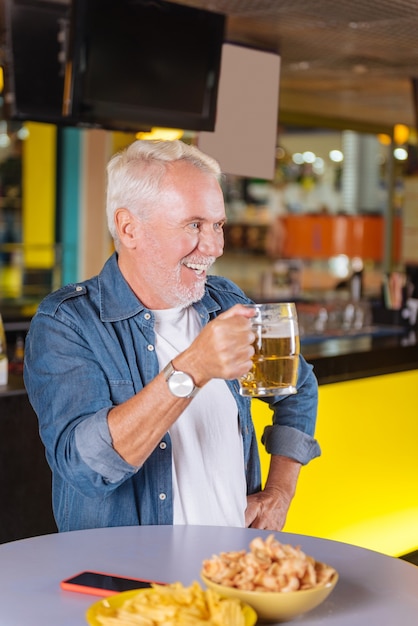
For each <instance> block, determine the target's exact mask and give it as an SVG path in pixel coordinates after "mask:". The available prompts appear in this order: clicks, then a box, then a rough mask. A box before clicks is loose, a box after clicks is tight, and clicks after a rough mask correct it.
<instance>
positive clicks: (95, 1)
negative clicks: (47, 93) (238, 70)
mask: <svg viewBox="0 0 418 626" xmlns="http://www.w3.org/2000/svg"><path fill="white" fill-rule="evenodd" d="M224 28H225V16H224V15H222V14H220V13H214V12H211V11H206V10H201V9H195V8H192V7H189V6H185V5H181V4H175V3H172V2H164V1H162V0H73V2H72V17H71V32H70V53H69V62H68V66H67V70H68V72H67V76H66V88H65V97H64V111H65V114H66V115H67V116H68V118H69V119H73V120H76V122H77V124H79V125H80V124H81V125H86V126H88V127H92V126H93V127H99V128H107V129H117V130H125V131H130V132H132V131H137V130H140V129H141V128H147V127H150V126H162V127H171V128H181V129H188V130H209V131H210V130H213V129H214V126H215V119H216V98H217V91H218V82H219V73H220V62H221V53H222V43H223V38H224Z"/></svg>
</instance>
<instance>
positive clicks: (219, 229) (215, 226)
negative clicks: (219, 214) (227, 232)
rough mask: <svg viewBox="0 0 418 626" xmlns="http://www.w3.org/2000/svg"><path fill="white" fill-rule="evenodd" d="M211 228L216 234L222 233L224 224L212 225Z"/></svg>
mask: <svg viewBox="0 0 418 626" xmlns="http://www.w3.org/2000/svg"><path fill="white" fill-rule="evenodd" d="M213 228H214V230H216V232H222V231H223V229H224V222H217V223H216V224H214V226H213Z"/></svg>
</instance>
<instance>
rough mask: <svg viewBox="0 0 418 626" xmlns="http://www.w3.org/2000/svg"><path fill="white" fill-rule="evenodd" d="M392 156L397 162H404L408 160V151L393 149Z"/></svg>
mask: <svg viewBox="0 0 418 626" xmlns="http://www.w3.org/2000/svg"><path fill="white" fill-rule="evenodd" d="M393 156H394V157H395V159H396V160H397V161H406V159H407V158H408V151H407V150H405V148H395V150H394V151H393Z"/></svg>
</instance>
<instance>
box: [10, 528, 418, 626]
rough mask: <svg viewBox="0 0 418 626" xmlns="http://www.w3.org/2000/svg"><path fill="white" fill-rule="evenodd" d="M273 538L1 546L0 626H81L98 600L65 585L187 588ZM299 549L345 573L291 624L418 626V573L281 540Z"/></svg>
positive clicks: (313, 542)
mask: <svg viewBox="0 0 418 626" xmlns="http://www.w3.org/2000/svg"><path fill="white" fill-rule="evenodd" d="M269 534H270V533H269V532H267V531H259V530H251V529H243V528H218V527H210V526H175V527H172V526H142V527H125V528H103V529H98V530H84V531H75V532H69V533H61V534H51V535H44V536H41V537H35V538H31V539H23V540H21V541H14V542H11V543H6V544H3V545H0V624H1V626H23V625H26V624H27V625H28V626H82V625H83V624H85V623H86V622H85V617H84V615H85V611H86V609H87V608H88V607H89V606H90V605H91V604H92V603H93V602H95V601H96V600H97V599H98V598H96V597H94V596H89V595H84V594H80V593H74V592H69V591H62V590H60V587H59V583H60V580H61V579H63V578H67V577H69V576H71V575H73V574H76V573H78V572H80V571H82V570H85V569H93V570H99V571H103V572H109V573H112V574H119V575H122V576H124V575H125V576H133V577H144V578H150V579H156V580H162V581H166V582H175V581H181V582H182V583H183V584H184V585H189V584H191V583H192V582H193V581H194V580H199V572H200V568H201V563H202V561H203V559H205V558H210V557H211V556H212V555H213V554H216V553H218V552H220V551H229V550H239V549H243V548H244V549H248V545H249V542H250V541H251V539H253V538H254V537H256V536H262V537H267V536H268V535H269ZM275 534H276V536H277V538H278V539H279V541H281V542H283V543H291V544H293V545H300V546H301V547H302V549H303V550H304V551H305V552H306V553H308V554H310V555H312V556H313V557H314V558H315V559H317V560H319V561H325V562H327V563H329V564H331V565H333V566H334V567H335V568H336V569H337V570H338V572H339V574H340V580H339V581H338V584H337V587H336V588H335V590H334V591H333V593H332V594H331V595H330V596H329V598H328V599H327V600H326V601H325V602H324V603H323V604H322V605H321V606H319V607H318V608H317V609H314V610H313V611H311V612H310V613H307V614H306V615H304V616H301V617H300V618H297V619H296V620H293V621H292V624H295V625H296V624H310V625H319V624H320V625H321V626H326V625H327V624H329V626H362V625H365V626H374V625H375V624H376V626H377V625H378V626H397V625H398V624H399V625H401V626H416V625H417V624H418V567H416V566H415V565H412V564H410V563H407V562H405V561H402V560H399V559H396V558H393V557H389V556H385V555H383V554H380V553H377V552H373V551H370V550H365V549H363V548H359V547H356V546H351V545H349V544H344V543H339V542H336V541H328V540H325V539H318V538H315V537H308V536H304V535H294V534H290V533H275Z"/></svg>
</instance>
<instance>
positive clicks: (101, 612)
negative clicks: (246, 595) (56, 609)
mask: <svg viewBox="0 0 418 626" xmlns="http://www.w3.org/2000/svg"><path fill="white" fill-rule="evenodd" d="M154 593H157V592H156V591H155V590H154V589H132V590H131V591H123V592H122V593H117V594H116V595H113V596H109V597H107V598H103V599H102V600H99V601H98V602H95V603H94V604H93V605H92V606H90V607H89V609H88V610H87V613H86V620H87V623H88V624H89V625H90V626H102V622H101V620H100V617H104V616H106V615H108V612H109V609H120V608H121V607H122V606H123V605H124V604H125V602H126V601H127V600H131V599H132V598H134V597H135V596H137V595H138V594H145V595H152V594H154ZM223 597H225V595H223ZM241 611H242V615H243V616H244V622H245V626H254V625H255V623H256V622H257V614H256V612H255V611H254V609H253V608H252V607H251V606H249V605H248V604H245V603H243V602H241ZM137 615H138V623H142V621H140V619H141V614H140V613H138V614H137Z"/></svg>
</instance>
